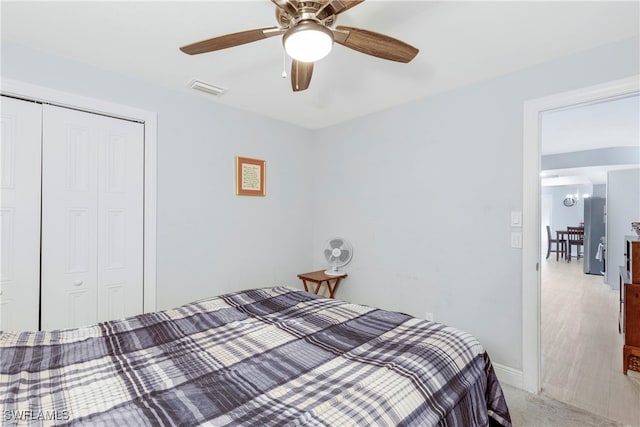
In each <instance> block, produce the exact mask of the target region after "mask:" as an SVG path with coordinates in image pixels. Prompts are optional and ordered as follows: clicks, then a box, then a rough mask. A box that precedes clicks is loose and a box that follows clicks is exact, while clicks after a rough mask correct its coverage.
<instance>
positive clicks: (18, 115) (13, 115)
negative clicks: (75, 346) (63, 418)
mask: <svg viewBox="0 0 640 427" xmlns="http://www.w3.org/2000/svg"><path fill="white" fill-rule="evenodd" d="M1 99H2V103H1V104H0V107H1V111H2V121H1V128H0V132H1V134H0V135H1V136H0V145H1V147H2V148H1V154H2V158H1V159H0V164H1V167H2V170H1V171H0V204H1V205H0V240H1V242H2V243H1V246H0V330H2V331H37V330H38V312H39V308H40V302H39V299H40V298H39V297H40V141H41V125H42V123H41V120H42V108H41V106H40V104H36V103H33V102H28V101H22V100H18V99H13V98H8V97H5V96H3V97H2V98H1Z"/></svg>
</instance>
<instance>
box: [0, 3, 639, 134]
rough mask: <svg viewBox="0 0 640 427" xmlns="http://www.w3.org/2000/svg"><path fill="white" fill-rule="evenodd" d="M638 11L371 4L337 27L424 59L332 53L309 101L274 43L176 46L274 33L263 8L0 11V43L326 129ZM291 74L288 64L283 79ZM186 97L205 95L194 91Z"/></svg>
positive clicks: (622, 22) (633, 21) (574, 47)
mask: <svg viewBox="0 0 640 427" xmlns="http://www.w3.org/2000/svg"><path fill="white" fill-rule="evenodd" d="M639 5H640V2H638V1H630V2H592V1H585V2H576V1H570V2H557V1H539V2H523V1H511V2H505V1H502V2H481V1H471V2H457V1H409V2H400V1H376V0H368V1H366V2H365V3H362V4H361V5H359V6H357V7H355V8H353V9H351V10H349V11H347V12H345V13H344V14H342V15H340V17H339V19H338V24H341V25H348V26H354V27H359V28H364V29H368V30H371V31H375V32H380V33H383V34H387V35H390V36H392V37H395V38H398V39H401V40H403V41H405V42H407V43H410V44H412V45H414V46H416V47H417V48H419V49H420V53H419V54H418V56H417V58H416V59H414V60H413V61H412V62H411V63H409V64H400V63H395V62H391V61H384V60H381V59H378V58H374V57H370V56H367V55H364V54H361V53H359V52H356V51H353V50H350V49H347V48H345V47H343V46H340V45H336V46H335V47H334V50H333V51H332V52H331V54H330V55H329V56H328V57H327V58H325V59H323V60H321V61H320V62H318V63H317V64H316V66H315V70H314V76H313V80H312V82H311V86H310V88H309V89H308V90H307V91H304V92H299V93H292V91H291V85H290V82H289V79H282V78H281V77H280V75H281V72H282V68H283V55H282V47H281V40H280V37H274V38H270V39H266V40H262V41H259V42H255V43H251V44H247V45H243V46H239V47H235V48H232V49H227V50H223V51H218V52H212V53H208V54H203V55H198V56H189V55H185V54H183V53H182V52H180V51H179V50H178V48H179V47H180V46H183V45H186V44H189V43H192V42H195V41H199V40H203V39H207V38H210V37H214V36H218V35H223V34H226V33H231V32H237V31H243V30H247V29H252V28H259V27H268V26H271V25H275V18H274V5H273V4H272V3H271V2H270V1H267V0H263V1H226V2H222V1H209V2H204V1H200V2H168V1H163V2H151V1H144V2H95V1H91V2H54V1H47V2H31V1H20V2H10V1H4V0H3V1H2V3H1V12H2V13H1V15H2V40H3V41H9V42H13V43H17V44H21V45H25V46H28V47H33V48H36V49H39V50H43V51H49V52H52V53H54V54H58V55H62V56H65V57H68V58H72V59H75V60H78V61H81V62H84V63H88V64H92V65H95V66H98V67H101V68H105V69H109V70H113V71H116V72H118V73H122V74H126V75H130V76H134V77H136V78H138V79H142V80H146V81H150V82H153V83H157V84H160V85H162V86H165V87H169V88H174V89H177V90H181V91H192V90H191V89H187V84H188V83H189V82H190V81H191V80H192V79H194V78H198V79H201V80H204V81H206V82H209V83H212V84H215V85H218V86H222V87H224V88H226V89H228V92H227V93H226V94H225V95H224V96H223V97H221V98H211V99H212V102H218V103H221V104H225V105H228V106H232V107H236V108H239V109H242V110H247V111H252V112H255V113H257V114H261V115H265V116H268V117H272V118H276V119H279V120H284V121H287V122H290V123H294V124H296V125H299V126H303V127H307V128H310V129H318V128H322V127H325V126H330V125H332V124H336V123H339V122H342V121H346V120H349V119H352V118H355V117H359V116H362V115H366V114H369V113H372V112H375V111H380V110H384V109H388V108H391V107H394V106H397V105H400V104H403V103H407V102H410V101H413V100H416V99H420V98H423V97H425V96H428V95H430V94H434V93H437V92H442V91H446V90H451V89H453V88H457V87H461V86H464V85H468V84H470V83H473V82H476V81H480V80H484V79H487V78H492V77H495V76H499V75H502V74H505V73H508V72H511V71H515V70H518V69H522V68H526V67H528V66H531V65H534V64H538V63H542V62H545V61H548V60H551V59H553V58H557V57H560V56H564V55H567V54H570V53H573V52H577V51H580V50H584V49H588V48H591V47H595V46H599V45H603V44H606V43H610V42H614V41H618V40H622V39H625V38H628V37H632V36H636V37H637V36H638V34H639V27H640V24H639V23H638V16H639V13H640V12H639ZM288 66H289V65H287V68H288ZM192 92H193V93H194V96H209V97H210V95H205V94H201V93H199V92H194V91H192Z"/></svg>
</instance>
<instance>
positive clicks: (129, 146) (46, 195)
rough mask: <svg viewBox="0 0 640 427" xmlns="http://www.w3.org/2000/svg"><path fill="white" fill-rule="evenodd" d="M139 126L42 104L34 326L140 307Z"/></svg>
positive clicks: (68, 323) (92, 319)
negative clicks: (37, 302) (37, 288)
mask: <svg viewBox="0 0 640 427" xmlns="http://www.w3.org/2000/svg"><path fill="white" fill-rule="evenodd" d="M143 153H144V126H143V125H142V124H140V123H134V122H130V121H127V120H120V119H115V118H111V117H105V116H101V115H96V114H91V113H86V112H81V111H76V110H71V109H66V108H61V107H54V106H50V105H44V106H43V141H42V276H41V325H40V326H41V329H43V330H50V329H58V328H68V327H75V326H80V325H86V324H93V323H96V322H98V321H103V320H111V319H117V318H121V317H125V316H130V315H134V314H139V313H142V311H143V305H142V304H143V215H144V212H143V188H144V187H143V185H144V183H143V170H144V167H143V165H144V154H143Z"/></svg>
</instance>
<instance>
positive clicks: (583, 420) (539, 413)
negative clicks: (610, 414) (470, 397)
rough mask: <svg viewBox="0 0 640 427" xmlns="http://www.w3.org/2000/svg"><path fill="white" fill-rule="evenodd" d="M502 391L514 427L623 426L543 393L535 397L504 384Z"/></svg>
mask: <svg viewBox="0 0 640 427" xmlns="http://www.w3.org/2000/svg"><path fill="white" fill-rule="evenodd" d="M502 390H503V391H504V395H505V398H506V399H507V405H508V406H509V412H510V413H511V421H512V423H513V426H514V427H621V426H625V424H620V423H618V422H616V421H612V420H609V419H606V418H603V417H601V416H599V415H596V414H592V413H590V412H587V411H585V410H582V409H580V408H576V407H574V406H571V405H567V404H566V403H562V402H559V401H557V400H555V399H552V398H550V397H547V396H545V395H537V396H536V395H534V394H531V393H527V392H526V391H523V390H520V389H517V388H515V387H511V386H509V385H506V384H502ZM625 427H626V426H625ZM634 427H635V426H634Z"/></svg>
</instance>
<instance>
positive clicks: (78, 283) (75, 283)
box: [73, 280, 82, 286]
mask: <svg viewBox="0 0 640 427" xmlns="http://www.w3.org/2000/svg"><path fill="white" fill-rule="evenodd" d="M73 284H74V285H75V286H80V285H82V280H74V281H73Z"/></svg>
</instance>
